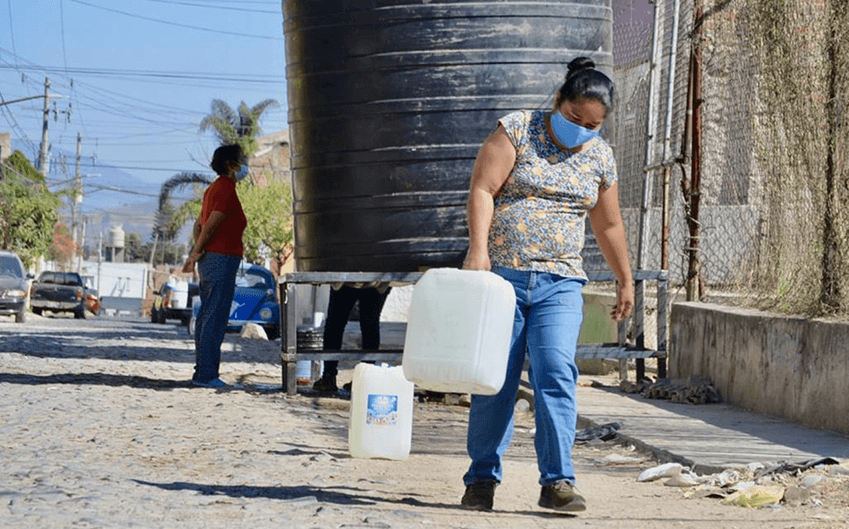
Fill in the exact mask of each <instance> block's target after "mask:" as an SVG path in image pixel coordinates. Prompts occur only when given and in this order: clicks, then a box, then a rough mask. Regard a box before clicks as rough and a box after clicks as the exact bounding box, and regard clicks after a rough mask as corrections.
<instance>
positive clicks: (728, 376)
mask: <svg viewBox="0 0 849 529" xmlns="http://www.w3.org/2000/svg"><path fill="white" fill-rule="evenodd" d="M671 320H672V322H671V323H672V324H671V340H670V341H671V343H670V359H669V373H670V376H672V377H675V378H678V377H687V376H690V375H703V376H706V377H708V378H709V379H710V380H711V381H713V383H714V385H715V386H716V387H717V388H718V389H719V391H720V393H721V395H722V399H723V401H725V402H730V403H732V404H735V405H738V406H741V407H743V408H746V409H748V410H751V411H754V412H757V413H765V414H770V415H777V416H780V417H784V418H786V419H789V420H792V421H795V422H799V423H802V424H806V425H808V426H813V427H815V428H824V429H828V430H834V431H837V432H841V433H844V434H849V323H839V322H830V321H824V320H811V319H806V318H793V317H784V316H781V315H777V314H770V313H764V312H759V311H755V310H746V309H736V308H731V307H726V306H720V305H710V304H705V303H676V304H674V305H673V306H672V314H671Z"/></svg>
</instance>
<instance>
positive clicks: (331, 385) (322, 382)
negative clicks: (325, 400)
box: [312, 376, 339, 393]
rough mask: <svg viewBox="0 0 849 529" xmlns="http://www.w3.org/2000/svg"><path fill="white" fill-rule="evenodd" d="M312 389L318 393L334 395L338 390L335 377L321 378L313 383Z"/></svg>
mask: <svg viewBox="0 0 849 529" xmlns="http://www.w3.org/2000/svg"><path fill="white" fill-rule="evenodd" d="M312 389H314V390H316V391H320V392H321V393H335V392H337V391H339V388H338V387H337V386H336V377H335V376H323V377H321V378H320V379H318V380H316V381H315V384H313V385H312Z"/></svg>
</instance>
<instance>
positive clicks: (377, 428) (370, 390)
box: [348, 363, 414, 459]
mask: <svg viewBox="0 0 849 529" xmlns="http://www.w3.org/2000/svg"><path fill="white" fill-rule="evenodd" d="M413 387H414V386H413V383H412V382H410V381H409V380H407V379H406V378H404V373H403V371H402V370H401V366H396V367H390V366H388V365H386V364H382V365H371V364H364V363H359V364H357V366H356V367H355V368H354V379H353V381H352V382H351V415H350V421H349V424H348V451H349V453H350V454H351V457H361V458H382V459H406V458H407V456H409V455H410V439H411V437H412V433H413Z"/></svg>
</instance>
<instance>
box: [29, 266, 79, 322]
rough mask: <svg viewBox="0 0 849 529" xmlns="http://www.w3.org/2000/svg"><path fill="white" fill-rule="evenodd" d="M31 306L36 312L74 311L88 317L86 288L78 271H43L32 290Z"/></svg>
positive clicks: (77, 317) (77, 315) (75, 314)
mask: <svg viewBox="0 0 849 529" xmlns="http://www.w3.org/2000/svg"><path fill="white" fill-rule="evenodd" d="M30 306H31V307H32V311H33V313H35V314H39V315H40V314H41V313H42V312H43V311H45V310H50V311H53V312H73V313H74V318H76V319H85V317H86V288H85V285H84V284H83V279H82V277H80V274H78V273H76V272H42V274H41V275H40V276H38V279H37V280H36V281H35V283H33V285H32V289H31V290H30Z"/></svg>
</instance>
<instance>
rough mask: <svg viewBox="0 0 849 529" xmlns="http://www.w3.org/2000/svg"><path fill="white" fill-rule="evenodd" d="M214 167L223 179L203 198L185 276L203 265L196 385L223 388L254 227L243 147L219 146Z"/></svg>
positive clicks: (193, 378) (196, 353)
mask: <svg viewBox="0 0 849 529" xmlns="http://www.w3.org/2000/svg"><path fill="white" fill-rule="evenodd" d="M210 165H211V166H212V169H213V170H214V171H215V172H216V173H217V174H218V178H217V179H216V180H215V182H213V183H212V185H210V186H209V188H207V190H206V192H205V193H204V195H203V209H202V210H201V214H200V217H198V219H197V221H196V222H195V226H194V232H193V234H194V238H195V245H194V247H193V248H192V252H191V254H189V258H188V259H187V260H186V264H185V265H183V272H186V273H190V272H192V271H193V270H194V266H195V263H197V266H198V275H199V276H200V301H201V305H200V313H199V314H198V318H197V323H196V326H195V372H194V375H193V376H192V383H193V384H194V385H195V386H200V387H207V388H223V387H225V386H226V385H227V384H226V383H225V382H223V381H222V380H221V379H220V378H219V377H218V369H219V366H220V364H221V343H222V342H223V341H224V333H225V332H226V331H227V320H228V319H229V317H230V305H231V304H232V302H233V292H234V291H235V288H236V272H237V271H238V269H239V263H240V262H241V260H242V254H243V253H244V247H243V246H242V233H243V232H244V231H245V227H246V226H247V224H248V222H247V219H246V218H245V212H244V211H243V210H242V204H241V203H240V202H239V196H238V195H237V194H236V182H238V181H240V180H242V179H243V178H245V177H246V176H247V174H248V166H247V163H246V162H245V157H244V154H243V153H242V149H241V147H239V146H238V145H224V146H221V147H219V148H217V149H216V150H215V153H214V154H213V155H212V163H211V164H210Z"/></svg>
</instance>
